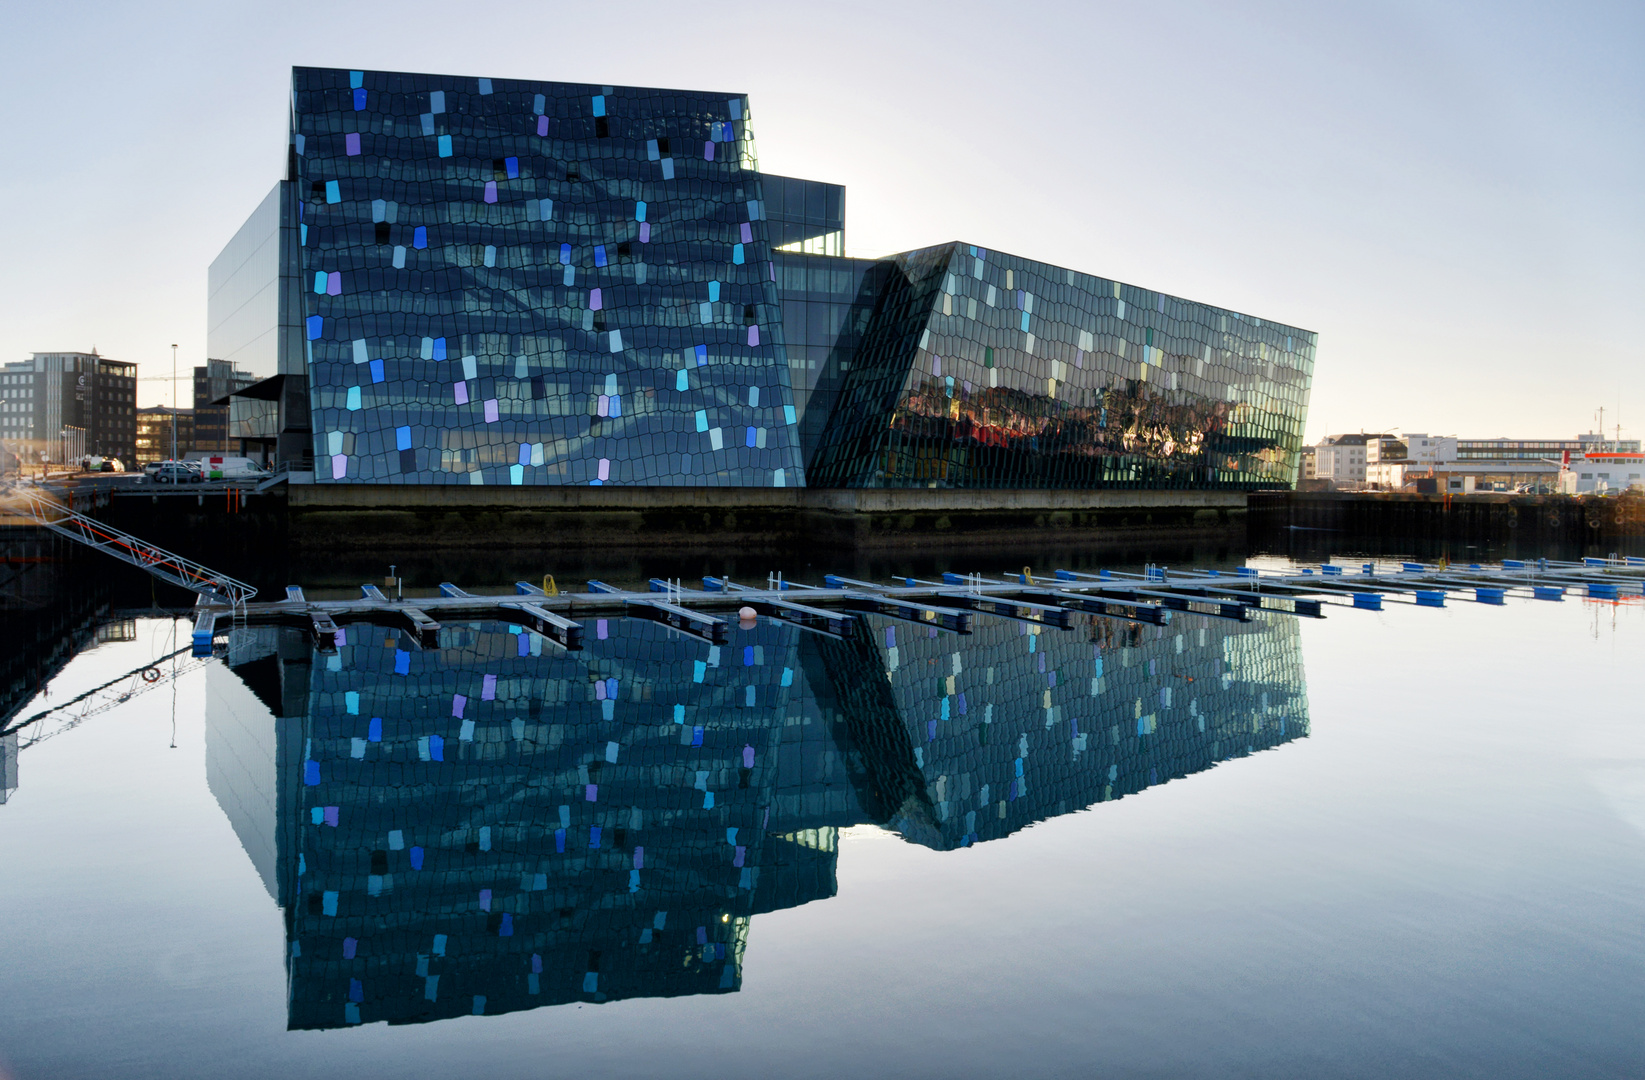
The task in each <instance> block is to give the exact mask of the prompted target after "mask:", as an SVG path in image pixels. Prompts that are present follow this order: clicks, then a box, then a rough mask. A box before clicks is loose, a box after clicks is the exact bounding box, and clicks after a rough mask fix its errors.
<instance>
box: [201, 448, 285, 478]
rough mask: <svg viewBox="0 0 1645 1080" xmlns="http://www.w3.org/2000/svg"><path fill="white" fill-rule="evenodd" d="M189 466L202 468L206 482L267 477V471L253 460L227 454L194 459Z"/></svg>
mask: <svg viewBox="0 0 1645 1080" xmlns="http://www.w3.org/2000/svg"><path fill="white" fill-rule="evenodd" d="M189 464H191V465H199V466H200V467H201V468H203V469H204V470H205V473H206V479H208V480H237V479H248V478H251V477H261V476H267V475H268V471H267V470H266V469H264V468H263V467H262V466H261V465H259V464H258V463H257V462H256V461H255V460H254V459H252V458H248V457H236V456H233V455H229V454H211V455H207V456H204V457H200V458H194V459H191V460H190V462H189Z"/></svg>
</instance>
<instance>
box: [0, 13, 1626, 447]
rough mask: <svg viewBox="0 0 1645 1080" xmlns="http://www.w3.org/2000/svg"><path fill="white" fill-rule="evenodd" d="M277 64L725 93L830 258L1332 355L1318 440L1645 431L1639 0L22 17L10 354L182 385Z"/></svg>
mask: <svg viewBox="0 0 1645 1080" xmlns="http://www.w3.org/2000/svg"><path fill="white" fill-rule="evenodd" d="M297 64H312V65H318V66H333V67H350V68H379V69H390V70H405V71H429V72H440V73H448V74H461V75H488V76H492V77H497V78H526V79H559V80H569V81H577V82H590V83H611V84H626V85H639V86H664V87H685V88H691V89H703V90H719V91H726V92H742V93H747V94H748V95H750V98H751V107H752V116H753V127H754V131H755V135H756V139H757V146H758V151H759V155H760V163H761V166H762V168H764V169H766V170H768V171H771V172H778V173H786V174H790V175H796V176H807V177H811V178H814V179H820V180H829V181H833V182H836V183H843V184H846V185H847V187H848V194H847V226H846V227H847V232H846V243H847V252H848V254H852V255H863V256H872V255H882V254H888V253H891V252H895V251H901V250H905V249H908V248H913V247H921V246H926V245H929V244H935V243H940V242H943V241H946V240H965V241H968V242H970V243H976V244H981V245H984V246H986V247H989V248H993V249H997V250H1001V251H1008V252H1011V253H1013V254H1017V255H1022V256H1025V257H1028V258H1034V259H1041V260H1044V261H1047V262H1051V263H1055V264H1058V265H1062V266H1069V267H1073V268H1075V269H1078V270H1082V271H1086V272H1089V273H1093V274H1099V275H1102V276H1105V277H1113V278H1118V279H1120V280H1122V281H1125V282H1129V283H1132V284H1135V285H1138V286H1141V287H1144V288H1149V289H1158V290H1161V291H1164V292H1167V293H1171V294H1174V295H1178V296H1183V297H1187V298H1189V299H1193V300H1199V301H1204V302H1206V303H1212V304H1217V305H1221V306H1224V307H1229V308H1233V309H1235V310H1238V311H1243V312H1247V313H1249V314H1252V315H1256V316H1259V317H1262V318H1269V319H1274V320H1277V321H1280V322H1286V323H1290V324H1292V325H1296V326H1301V327H1305V328H1307V329H1310V330H1315V331H1317V332H1318V333H1319V335H1320V345H1319V355H1318V360H1317V365H1316V370H1315V378H1314V393H1313V402H1312V407H1311V409H1310V412H1309V417H1308V436H1309V438H1310V440H1312V439H1314V438H1317V437H1318V436H1320V435H1321V434H1323V433H1325V432H1327V431H1358V430H1361V429H1368V430H1385V429H1400V430H1404V431H1427V432H1436V433H1444V434H1455V435H1461V436H1465V437H1467V436H1477V437H1492V436H1499V435H1505V436H1523V437H1531V438H1553V437H1565V438H1568V437H1570V436H1571V435H1574V434H1575V433H1576V432H1579V431H1587V430H1590V429H1591V428H1592V427H1593V425H1594V422H1595V417H1594V414H1595V412H1596V410H1598V409H1599V407H1600V406H1604V407H1605V410H1606V412H1605V425H1606V429H1607V431H1610V430H1612V425H1613V424H1614V423H1615V421H1616V410H1617V408H1618V406H1619V404H1620V408H1621V423H1622V425H1623V435H1624V437H1630V436H1631V437H1635V438H1639V437H1642V436H1645V349H1642V344H1641V343H1642V341H1645V266H1642V255H1645V243H1642V241H1645V210H1642V201H1641V197H1642V193H1645V140H1642V129H1645V121H1642V112H1641V104H1642V102H1645V5H1640V4H1638V3H1602V2H1594V3H1580V2H1577V3H1570V2H1565V3H1558V4H1552V3H1525V2H1518V3H1515V2H1506V3H1503V2H1496V3H1485V2H1470V3H1441V2H1409V3H1330V2H1325V3H1322V2H1319V0H1313V2H1296V3H1285V2H1251V3H1237V2H1226V0H1224V2H1215V0H1203V2H1200V0H1160V2H1145V3H1137V2H1135V0H1130V2H1123V3H1109V2H1088V3H1035V2H1027V0H1012V2H1010V3H999V2H994V3H988V4H976V3H964V2H958V0H956V2H949V3H933V4H923V3H897V2H894V0H893V2H887V0H878V2H862V3H821V2H812V3H803V4H785V3H779V2H775V0H771V2H766V3H749V4H737V3H709V2H704V3H696V4H686V3H621V2H594V0H584V2H580V3H575V4H573V3H555V2H538V3H515V2H510V0H491V2H485V3H454V2H452V0H444V2H441V3H426V2H422V0H402V2H399V3H392V4H377V3H347V2H344V0H332V2H330V3H324V4H317V3H309V2H305V0H287V2H284V3H280V4H272V3H258V4H235V3H231V2H226V0H218V2H213V3H145V4H96V3H80V4H76V3H66V2H62V3H53V4H43V3H34V4H25V3H22V2H18V0H13V2H11V3H8V4H6V5H5V6H4V8H3V10H0V90H3V92H0V131H3V132H4V146H5V148H6V153H5V155H4V159H3V160H4V162H5V168H4V170H3V171H0V192H3V193H4V206H5V208H6V210H7V218H8V220H7V223H6V229H5V233H4V235H5V241H4V257H3V258H0V296H3V297H4V301H3V303H0V316H3V317H0V359H3V360H16V359H23V358H26V357H27V356H28V354H29V353H31V352H35V351H49V350H63V349H90V348H92V347H93V346H95V347H96V348H97V349H98V350H99V351H100V352H102V353H103V354H104V355H106V356H111V357H114V358H117V359H121V360H134V361H137V362H138V363H139V364H141V365H143V370H142V372H141V373H140V374H142V375H145V376H164V375H167V374H169V371H170V366H171V349H170V345H171V343H172V342H176V343H178V344H179V345H180V346H181V348H180V350H179V354H180V357H181V360H180V364H181V366H182V367H183V368H185V369H187V368H190V367H192V366H193V365H194V364H197V363H200V362H202V360H203V355H204V349H205V337H206V267H207V265H208V264H209V263H210V262H211V260H212V258H213V257H214V256H215V255H216V254H217V252H218V251H219V250H220V249H221V247H222V246H223V244H224V243H225V242H226V241H227V240H228V238H229V237H230V236H231V235H233V233H234V230H235V229H236V228H237V227H238V226H239V224H240V223H241V222H242V221H243V220H244V219H245V217H246V216H247V215H248V214H249V213H250V212H251V210H252V209H253V208H254V207H255V206H256V205H257V203H258V201H259V200H260V199H261V198H262V197H263V195H264V194H265V193H266V192H267V191H268V189H269V187H270V186H271V185H272V184H273V183H274V181H275V180H276V179H278V177H279V174H280V170H281V168H282V166H283V161H284V153H285V140H286V124H287V92H288V90H289V85H290V68H291V67H292V66H293V65H297ZM139 385H140V386H141V390H140V392H139V395H138V397H139V402H140V403H142V404H152V403H162V402H165V401H166V400H167V395H168V386H167V383H166V382H164V381H152V382H144V383H141V384H139ZM187 396H188V392H187V391H186V390H185V393H184V397H185V399H186V398H187Z"/></svg>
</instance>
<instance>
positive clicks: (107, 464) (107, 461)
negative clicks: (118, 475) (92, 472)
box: [98, 457, 126, 472]
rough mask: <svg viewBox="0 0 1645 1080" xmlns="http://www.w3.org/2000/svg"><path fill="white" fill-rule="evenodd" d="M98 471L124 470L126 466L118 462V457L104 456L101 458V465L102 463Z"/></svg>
mask: <svg viewBox="0 0 1645 1080" xmlns="http://www.w3.org/2000/svg"><path fill="white" fill-rule="evenodd" d="M98 471H100V472H125V471H126V467H125V466H124V465H122V464H120V459H119V458H111V457H106V458H104V459H103V465H102V467H101V469H99V470H98Z"/></svg>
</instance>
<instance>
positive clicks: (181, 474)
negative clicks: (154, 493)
mask: <svg viewBox="0 0 1645 1080" xmlns="http://www.w3.org/2000/svg"><path fill="white" fill-rule="evenodd" d="M205 478H206V474H205V472H204V471H202V470H201V469H199V468H197V467H196V466H195V464H194V463H193V462H192V461H162V462H160V467H159V468H158V469H156V470H155V473H154V477H153V480H154V482H155V483H156V484H198V483H200V482H202V481H203V480H205Z"/></svg>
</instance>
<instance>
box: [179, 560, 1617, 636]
mask: <svg viewBox="0 0 1645 1080" xmlns="http://www.w3.org/2000/svg"><path fill="white" fill-rule="evenodd" d="M1568 595H1577V596H1582V597H1587V598H1591V599H1597V600H1613V601H1614V600H1620V599H1623V598H1626V597H1636V596H1641V595H1645V559H1641V558H1634V557H1630V558H1613V559H1584V560H1582V561H1580V562H1555V561H1550V560H1539V561H1536V562H1523V561H1514V560H1508V561H1504V562H1501V563H1494V564H1488V565H1482V564H1469V565H1465V566H1464V565H1449V566H1435V565H1429V564H1423V563H1395V564H1388V563H1376V562H1367V563H1360V564H1358V565H1354V566H1344V565H1338V564H1333V563H1326V564H1322V565H1320V566H1318V567H1309V568H1302V569H1297V570H1290V571H1263V570H1258V569H1255V568H1251V567H1241V568H1238V569H1237V570H1234V571H1232V572H1229V571H1219V570H1209V569H1187V570H1173V569H1169V568H1165V567H1147V568H1145V569H1144V570H1143V572H1142V573H1125V572H1121V571H1110V570H1101V571H1098V572H1096V573H1086V572H1080V571H1072V570H1057V571H1056V572H1055V573H1053V574H1052V575H1051V576H1049V577H1039V576H1035V575H1032V574H1029V573H1027V572H1024V573H1022V574H1019V575H1014V576H1007V577H997V576H989V575H983V574H969V575H960V574H944V575H943V576H942V579H941V580H939V581H929V580H922V579H917V578H899V579H895V580H893V581H891V582H888V583H880V582H872V581H860V580H856V579H853V578H846V577H839V576H836V575H832V574H830V575H828V576H826V577H825V578H824V583H823V584H822V585H802V584H798V583H795V582H791V581H784V580H782V579H780V578H779V577H775V576H774V577H772V578H771V579H770V580H768V581H767V582H766V583H765V584H764V586H754V585H748V584H741V583H738V582H734V581H730V580H728V579H725V578H715V577H707V578H703V579H702V583H701V586H700V587H695V588H687V587H685V586H684V585H683V583H681V582H679V581H665V580H662V579H660V578H653V579H652V580H651V581H650V582H649V583H648V589H647V590H646V591H643V592H642V591H638V590H629V589H619V588H616V587H613V586H611V585H608V584H606V583H604V582H601V581H590V582H588V583H587V586H586V588H585V591H582V592H576V593H560V594H556V595H550V594H548V593H545V592H544V591H543V589H541V588H540V587H538V586H536V585H533V584H531V583H529V582H523V581H522V582H518V583H516V585H515V587H514V592H513V593H506V594H482V593H473V592H470V591H468V590H466V589H463V588H461V587H459V586H457V585H453V584H450V583H447V584H442V585H441V586H440V594H439V595H438V596H425V597H413V598H407V597H400V598H390V597H388V596H386V595H385V594H384V593H383V592H382V591H381V590H380V589H379V588H377V587H376V586H374V585H362V586H361V588H360V596H359V597H358V598H357V599H347V600H310V599H308V598H307V597H306V596H304V594H303V591H302V589H300V588H298V587H296V586H292V587H290V588H288V589H287V590H286V598H285V599H284V600H277V601H273V602H263V603H253V602H248V603H245V604H242V605H239V606H238V607H236V606H234V605H230V604H225V603H222V602H220V601H215V600H212V599H208V598H207V597H206V595H205V594H204V593H202V600H201V603H200V605H199V606H198V607H197V608H196V623H195V647H196V649H197V650H207V651H209V650H210V649H211V647H212V642H213V640H214V638H215V636H216V633H217V630H218V627H219V626H220V625H225V624H229V623H238V624H250V623H287V624H293V625H300V626H304V627H307V628H308V629H309V630H310V631H311V632H312V633H313V634H314V636H315V638H316V640H317V641H318V643H319V645H320V647H321V648H322V649H325V648H330V647H333V646H334V645H335V644H337V643H339V642H342V641H346V629H345V626H346V624H348V623H372V624H378V625H384V626H395V627H399V628H401V629H403V630H406V631H408V632H409V633H410V635H411V637H412V638H413V639H415V640H416V641H418V642H419V643H420V644H422V645H424V646H433V645H434V644H435V643H436V642H437V640H438V634H439V630H440V627H441V624H442V620H473V619H494V620H499V621H503V622H508V623H513V624H517V625H521V626H525V627H529V628H530V629H531V630H533V631H535V632H537V633H539V634H541V635H542V636H543V637H545V638H547V639H549V640H551V641H553V642H555V643H557V644H558V645H560V646H562V647H564V648H567V649H578V648H580V647H581V646H582V640H583V623H582V621H581V620H583V619H588V618H601V617H617V616H629V617H638V618H645V619H652V620H655V621H657V622H661V623H664V624H666V625H668V626H670V627H673V628H674V629H675V630H678V631H679V632H681V633H683V634H689V635H692V636H695V637H699V638H702V639H704V640H707V641H711V642H716V643H719V642H724V641H726V640H727V638H728V637H729V633H730V629H731V626H732V625H733V624H734V623H736V622H737V621H738V617H739V614H738V613H739V612H740V611H741V610H742V609H744V608H749V609H752V610H753V611H754V612H755V613H756V614H757V615H759V616H764V617H766V618H772V619H780V620H782V621H785V622H789V623H792V624H794V625H795V626H799V627H801V628H803V629H805V630H808V631H811V632H813V633H820V634H827V635H830V636H834V637H841V638H844V637H850V636H851V635H852V634H853V633H855V632H856V627H857V625H858V621H859V620H858V619H857V615H858V614H860V613H863V612H874V613H877V614H880V615H884V616H887V617H890V618H894V619H902V620H906V621H909V622H917V623H922V624H925V625H927V626H930V627H934V628H936V629H937V630H940V631H943V632H946V633H953V634H968V633H970V632H971V628H972V625H973V621H974V620H975V619H977V618H1000V619H1012V620H1017V621H1021V622H1028V623H1034V624H1036V625H1040V626H1046V627H1051V628H1055V629H1061V630H1068V629H1071V628H1072V627H1073V626H1074V622H1073V620H1072V619H1071V617H1070V616H1071V615H1072V614H1073V613H1075V612H1087V613H1091V614H1096V615H1103V616H1109V617H1115V618H1122V619H1129V620H1134V621H1139V622H1149V623H1155V624H1160V625H1163V624H1167V623H1169V622H1170V621H1171V619H1172V617H1173V616H1174V615H1175V614H1177V613H1189V612H1191V613H1194V614H1198V615H1204V616H1208V617H1210V618H1215V619H1228V620H1232V621H1235V622H1246V621H1249V620H1250V619H1251V618H1253V617H1254V616H1255V615H1256V614H1257V613H1268V614H1273V615H1280V616H1289V617H1296V618H1309V619H1320V618H1325V617H1326V616H1327V615H1328V614H1329V612H1330V610H1331V609H1345V610H1360V611H1380V610H1383V609H1384V607H1385V606H1392V605H1396V604H1408V605H1411V606H1415V607H1444V606H1445V605H1446V604H1447V603H1449V602H1452V601H1457V602H1467V603H1482V604H1493V605H1500V604H1502V603H1504V602H1505V601H1506V599H1507V598H1508V597H1511V596H1513V597H1524V598H1527V599H1535V600H1543V601H1559V600H1563V599H1565V598H1566V597H1567V596H1568Z"/></svg>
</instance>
